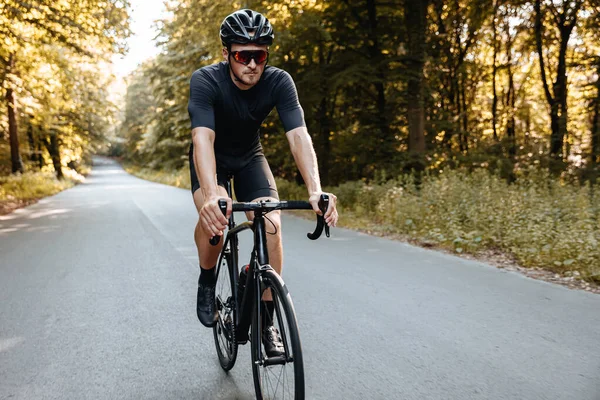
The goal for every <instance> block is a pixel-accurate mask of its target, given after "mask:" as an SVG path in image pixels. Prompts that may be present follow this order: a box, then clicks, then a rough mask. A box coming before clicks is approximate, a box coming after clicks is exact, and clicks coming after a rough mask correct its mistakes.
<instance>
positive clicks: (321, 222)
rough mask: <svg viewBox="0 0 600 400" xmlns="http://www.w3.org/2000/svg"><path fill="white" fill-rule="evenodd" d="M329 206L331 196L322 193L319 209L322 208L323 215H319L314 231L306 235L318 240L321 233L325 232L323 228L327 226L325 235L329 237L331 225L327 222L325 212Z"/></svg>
mask: <svg viewBox="0 0 600 400" xmlns="http://www.w3.org/2000/svg"><path fill="white" fill-rule="evenodd" d="M328 207H329V196H328V195H326V194H322V195H321V198H320V199H319V210H321V213H322V215H317V227H316V228H315V231H314V232H313V233H307V234H306V236H307V237H308V238H309V239H310V240H317V239H318V238H319V237H320V236H321V234H322V233H323V228H325V235H326V236H327V237H329V225H327V224H326V223H325V217H324V215H325V212H326V211H327V208H328Z"/></svg>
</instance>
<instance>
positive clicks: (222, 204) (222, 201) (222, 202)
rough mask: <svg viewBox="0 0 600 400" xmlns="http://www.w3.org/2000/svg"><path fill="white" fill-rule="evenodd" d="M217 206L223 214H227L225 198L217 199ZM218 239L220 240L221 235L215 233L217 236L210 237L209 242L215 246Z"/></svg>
mask: <svg viewBox="0 0 600 400" xmlns="http://www.w3.org/2000/svg"><path fill="white" fill-rule="evenodd" d="M219 208H220V209H221V212H222V213H223V215H227V200H225V199H219ZM220 240H221V236H219V235H217V236H213V237H211V238H210V240H209V242H210V244H211V245H213V246H216V245H218V244H219V241H220Z"/></svg>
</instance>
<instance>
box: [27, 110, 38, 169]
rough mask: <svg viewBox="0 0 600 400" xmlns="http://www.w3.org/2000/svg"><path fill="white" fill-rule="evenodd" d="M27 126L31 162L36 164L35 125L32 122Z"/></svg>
mask: <svg viewBox="0 0 600 400" xmlns="http://www.w3.org/2000/svg"><path fill="white" fill-rule="evenodd" d="M28 122H29V123H28V124H27V141H28V143H29V161H31V162H32V163H35V162H36V161H37V154H36V152H35V140H34V139H33V125H32V124H31V120H29V121H28Z"/></svg>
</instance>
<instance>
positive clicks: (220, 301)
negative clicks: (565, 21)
mask: <svg viewBox="0 0 600 400" xmlns="http://www.w3.org/2000/svg"><path fill="white" fill-rule="evenodd" d="M226 186H227V187H226V189H227V193H228V195H229V197H231V182H230V181H229V180H228V181H227V185H226ZM328 204H329V198H328V197H327V196H326V195H322V196H321V199H320V202H319V208H320V209H321V211H322V212H323V214H325V210H327V207H328ZM219 207H220V208H221V211H222V212H223V214H225V212H226V210H227V202H226V201H225V200H220V201H219ZM274 210H312V206H311V205H310V204H309V203H308V202H306V201H277V202H273V201H260V202H249V203H233V212H238V211H253V212H254V219H253V221H247V222H243V223H241V224H239V225H237V226H236V224H235V222H234V218H233V213H232V214H231V217H230V218H229V230H228V232H227V235H226V236H225V242H224V244H223V249H222V251H221V254H220V256H219V262H218V264H217V271H216V274H217V286H216V290H215V303H216V308H217V312H218V321H217V324H216V326H215V327H214V328H213V333H214V338H215V345H216V347H217V354H218V356H219V362H220V364H221V367H222V368H223V369H224V370H225V371H229V370H230V369H231V368H233V366H234V364H235V361H236V358H237V350H238V345H240V344H246V343H247V342H248V340H250V343H251V353H252V375H253V377H254V389H255V391H256V397H257V398H258V399H273V400H274V399H287V398H289V399H304V365H303V362H302V346H301V344H300V335H299V333H298V323H297V321H296V313H295V311H294V305H293V304H292V298H291V296H290V293H289V291H288V289H287V287H286V286H285V283H284V282H283V280H282V279H281V277H280V276H279V274H277V273H276V272H275V270H274V269H273V268H271V266H270V265H269V255H268V251H267V236H266V235H267V230H266V227H265V219H267V220H268V217H266V214H268V213H269V212H271V211H274ZM323 228H325V233H326V235H327V237H329V227H328V226H327V224H326V223H325V221H324V218H323V216H319V215H318V216H317V227H316V229H315V231H314V232H313V233H308V235H307V236H308V237H309V238H310V239H312V240H315V239H317V238H319V236H321V233H322V232H323ZM246 229H251V230H252V231H253V232H254V248H253V250H252V253H251V255H250V263H249V264H248V265H246V266H244V267H243V269H242V271H240V270H239V269H238V251H239V247H238V237H237V236H238V234H239V233H240V232H242V231H244V230H246ZM219 238H220V237H219V236H215V237H213V238H212V239H211V244H213V245H216V244H217V243H218V242H219ZM240 277H241V278H242V279H240ZM267 290H270V291H271V295H272V298H273V305H274V311H273V313H272V321H268V322H272V323H273V326H274V327H275V328H276V329H277V330H278V331H279V334H280V335H281V339H282V342H283V346H284V354H283V355H281V356H277V357H268V356H267V355H266V353H265V352H264V350H263V347H262V335H261V332H262V326H261V325H262V322H263V316H262V314H263V313H265V309H264V306H261V303H262V298H263V294H264V293H265V291H267ZM270 314H271V313H266V318H269V315H270Z"/></svg>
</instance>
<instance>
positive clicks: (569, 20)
mask: <svg viewBox="0 0 600 400" xmlns="http://www.w3.org/2000/svg"><path fill="white" fill-rule="evenodd" d="M582 4H583V0H577V1H570V2H566V1H565V2H563V10H562V12H558V10H554V12H553V13H554V14H555V17H556V18H555V19H556V22H557V26H556V27H557V28H558V31H559V32H560V43H559V52H558V61H557V71H556V79H555V80H554V83H553V85H552V89H553V91H554V96H552V94H551V93H550V89H549V86H548V80H547V78H546V69H545V67H544V51H543V45H542V32H543V28H544V26H543V21H542V10H541V0H535V5H534V12H535V41H536V48H537V53H538V59H539V63H540V74H541V76H542V83H543V85H544V93H545V94H546V99H547V101H548V105H549V106H550V128H551V130H552V133H551V136H550V155H551V156H552V157H553V158H555V159H558V160H562V159H563V158H564V156H565V155H566V154H565V152H564V151H563V147H564V139H565V137H566V136H567V122H568V114H567V62H566V57H567V45H568V43H569V38H570V36H571V32H572V31H573V28H574V27H575V24H576V23H577V13H578V11H579V9H580V8H581V6H582ZM548 7H554V5H553V4H550V5H548Z"/></svg>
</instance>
